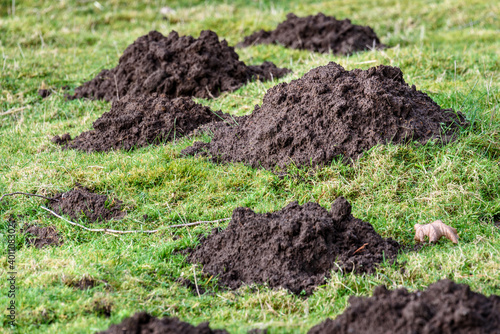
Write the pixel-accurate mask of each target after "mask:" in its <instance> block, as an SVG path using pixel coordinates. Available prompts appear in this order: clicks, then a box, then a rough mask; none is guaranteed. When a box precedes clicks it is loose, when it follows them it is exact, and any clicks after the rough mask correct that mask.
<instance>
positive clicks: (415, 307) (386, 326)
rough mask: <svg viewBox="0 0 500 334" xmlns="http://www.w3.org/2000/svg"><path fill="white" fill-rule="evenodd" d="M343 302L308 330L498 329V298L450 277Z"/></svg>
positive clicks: (376, 333) (315, 333)
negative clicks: (337, 311) (334, 314)
mask: <svg viewBox="0 0 500 334" xmlns="http://www.w3.org/2000/svg"><path fill="white" fill-rule="evenodd" d="M349 303H350V304H351V305H350V306H349V307H348V308H347V309H346V310H345V311H344V313H343V314H341V315H339V316H338V317H337V318H336V319H335V320H331V319H327V320H326V321H324V322H322V323H321V324H319V325H317V326H315V327H313V328H312V329H311V330H310V331H309V334H326V333H338V334H342V333H359V334H363V333H366V334H368V333H370V334H382V333H396V334H397V333H401V334H403V333H443V334H448V333H449V334H451V333H464V334H465V333H467V334H469V333H500V329H499V328H500V296H495V295H492V296H490V297H486V296H484V295H482V294H480V293H475V292H472V291H471V290H470V288H469V286H468V285H465V284H456V283H454V282H453V281H450V280H441V281H438V282H436V283H434V284H431V285H430V286H429V287H428V288H427V290H424V291H418V292H414V293H408V291H407V290H406V289H404V288H402V289H398V290H394V291H389V290H387V289H386V288H385V287H384V286H378V287H377V288H375V290H374V292H373V297H354V296H353V297H350V299H349Z"/></svg>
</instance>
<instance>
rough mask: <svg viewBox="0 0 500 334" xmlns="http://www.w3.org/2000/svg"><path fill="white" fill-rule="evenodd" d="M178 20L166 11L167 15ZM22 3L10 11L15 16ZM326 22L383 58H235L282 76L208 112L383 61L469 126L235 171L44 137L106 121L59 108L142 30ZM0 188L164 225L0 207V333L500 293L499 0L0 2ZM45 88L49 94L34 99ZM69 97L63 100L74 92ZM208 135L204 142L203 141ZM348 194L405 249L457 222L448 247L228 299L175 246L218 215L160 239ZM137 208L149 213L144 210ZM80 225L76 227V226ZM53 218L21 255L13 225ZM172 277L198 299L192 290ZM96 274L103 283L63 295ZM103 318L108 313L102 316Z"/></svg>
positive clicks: (152, 150)
mask: <svg viewBox="0 0 500 334" xmlns="http://www.w3.org/2000/svg"><path fill="white" fill-rule="evenodd" d="M165 6H169V7H171V8H173V9H174V10H175V12H174V13H171V14H168V18H166V19H165V18H164V17H163V15H162V14H161V13H160V9H161V8H162V7H165ZM13 8H15V10H13ZM289 12H293V13H295V14H297V15H298V16H305V15H311V14H316V13H318V12H323V13H325V14H326V15H333V16H335V17H337V18H338V19H344V18H350V19H351V20H352V21H353V23H355V24H362V25H370V26H371V27H372V28H373V29H374V30H375V32H376V33H377V35H378V36H379V37H380V39H381V41H382V43H384V44H387V45H389V46H391V47H390V48H388V49H385V50H376V51H368V52H362V53H357V54H354V55H351V56H335V55H328V54H319V53H313V52H309V51H303V50H292V49H287V48H284V47H282V46H279V45H257V46H253V47H249V48H236V52H237V53H238V54H239V55H240V59H241V60H243V61H244V62H245V63H246V64H248V65H254V64H260V63H262V62H263V61H272V62H274V63H275V64H276V65H277V66H278V67H288V68H290V69H292V70H293V73H292V74H290V75H288V76H286V77H284V78H282V79H280V80H275V81H273V82H272V81H268V82H260V81H256V82H251V83H249V84H247V85H245V86H243V87H242V88H240V89H238V90H237V91H235V92H232V93H223V94H221V96H220V97H218V98H216V99H212V100H203V99H196V101H197V102H199V103H202V104H204V105H207V106H210V108H212V109H214V110H219V109H220V110H222V111H223V112H227V113H231V114H233V115H245V114H248V113H250V112H251V111H252V110H253V107H254V105H256V104H261V103H262V98H263V96H264V94H265V92H266V90H267V89H269V88H270V87H272V86H274V85H276V84H277V83H278V82H289V81H291V80H293V79H297V78H300V77H301V76H302V75H304V74H305V73H306V72H307V71H309V70H310V69H312V68H315V67H317V66H321V65H326V64H327V63H328V62H330V61H334V62H337V63H339V64H341V65H342V66H343V67H345V68H346V69H348V70H351V69H354V68H362V69H367V68H369V67H372V66H376V65H380V64H384V65H391V66H397V67H400V68H401V70H402V71H403V73H404V79H405V80H406V82H407V83H409V84H410V85H415V86H416V87H417V89H419V90H422V91H424V92H425V93H427V94H428V95H429V96H430V97H431V98H432V99H433V100H434V101H436V102H437V103H438V104H439V105H440V106H442V107H443V108H453V109H454V110H460V111H462V112H463V113H464V114H465V115H466V117H467V119H468V120H469V122H470V123H471V126H470V127H468V128H464V129H462V130H461V131H460V134H459V136H458V139H457V140H456V141H454V142H452V143H450V144H448V145H445V146H442V145H438V144H436V143H433V142H430V143H428V144H426V145H421V146H417V145H414V144H411V143H410V144H406V145H399V146H397V145H383V146H376V147H374V148H372V149H371V150H369V152H367V153H366V154H365V155H363V156H362V157H361V158H360V159H359V160H358V161H356V162H355V163H354V164H352V165H344V164H342V163H341V162H338V161H336V162H333V163H332V164H331V165H329V166H326V167H323V168H313V169H311V168H301V169H299V168H290V169H289V170H288V171H287V173H286V174H285V175H278V174H276V173H273V172H272V171H268V170H264V169H254V168H250V167H247V166H245V165H243V164H236V163H235V164H223V165H218V164H215V163H213V162H211V161H210V160H208V159H207V158H200V157H183V156H181V155H180V151H181V150H182V149H184V148H186V147H188V146H190V145H191V144H192V143H193V142H194V141H195V140H196V139H200V137H197V138H196V137H192V138H183V139H177V140H175V141H174V142H169V143H165V144H164V145H159V146H149V147H144V148H140V149H138V150H134V151H130V152H126V151H111V152H108V153H93V154H87V153H83V152H79V151H74V150H61V148H60V147H59V146H57V145H55V144H53V143H52V142H51V141H50V139H51V138H52V137H53V136H54V135H61V134H63V133H66V132H69V133H70V134H71V135H72V136H75V135H78V134H80V133H81V132H82V131H86V130H88V129H90V128H91V126H92V122H93V121H94V120H95V119H97V118H98V117H99V116H101V115H102V114H103V113H104V112H106V111H108V110H109V109H110V107H111V103H108V102H104V101H90V100H72V101H68V100H66V99H65V97H64V94H65V92H66V91H64V90H63V89H62V87H63V86H66V85H67V86H69V87H70V89H73V88H75V87H77V86H79V85H81V84H82V83H83V82H85V81H87V80H90V79H92V78H93V77H94V76H95V75H96V74H97V73H99V71H101V70H102V69H104V68H112V67H114V66H116V65H117V63H118V59H119V57H120V55H121V54H122V52H123V50H124V49H125V48H126V47H127V46H128V45H129V44H131V43H132V42H133V41H134V40H135V39H137V38H138V37H140V36H142V35H145V34H147V33H148V32H149V31H151V30H158V31H159V32H161V33H163V34H164V35H167V34H168V33H169V32H170V31H171V30H176V31H177V32H178V33H179V34H180V35H192V36H194V37H196V38H197V37H198V36H199V34H200V31H201V30H206V29H210V30H213V31H215V32H216V33H217V34H218V35H219V37H220V38H221V39H226V40H227V41H228V43H229V45H236V43H238V42H240V41H241V40H242V39H243V36H246V35H248V34H250V33H251V32H253V31H255V30H258V29H274V28H275V27H276V25H277V24H278V23H279V22H281V21H283V20H284V19H285V17H286V14H287V13H289ZM0 53H1V56H2V58H1V59H0V68H1V75H0V193H1V194H5V193H10V192H16V191H20V192H28V193H36V194H40V195H45V196H51V195H54V194H55V193H58V192H65V191H68V190H70V189H71V188H72V187H73V186H74V185H75V184H76V183H80V184H82V185H84V186H87V187H89V188H91V189H93V190H94V191H95V192H98V193H101V194H106V195H109V196H111V197H117V198H119V199H121V200H122V201H124V203H125V206H126V208H127V212H128V214H127V216H126V217H125V218H124V219H122V220H118V221H111V222H108V223H105V224H100V225H99V226H92V227H108V228H113V229H117V230H130V229H134V230H140V229H160V230H161V231H160V232H159V233H156V234H152V235H148V234H131V235H113V234H106V233H97V232H88V231H84V230H83V229H81V228H79V227H75V226H71V225H69V224H67V223H66V222H65V221H64V220H61V219H58V218H56V217H54V216H52V215H50V214H49V213H48V212H46V211H45V210H43V209H42V208H41V206H42V205H45V203H46V201H45V200H43V199H41V198H36V197H25V196H15V197H7V198H5V199H4V200H3V201H1V202H0V233H1V234H2V252H1V253H0V277H1V279H2V289H1V293H0V308H1V309H2V312H1V315H0V320H1V323H2V326H1V327H2V328H1V329H0V332H5V333H7V332H10V331H12V332H16V333H93V332H96V331H99V330H104V329H107V328H108V327H109V326H110V324H112V323H119V322H120V321H121V320H122V319H124V318H126V317H128V316H131V315H133V314H134V313H135V312H137V311H140V310H144V311H147V312H149V313H151V314H153V315H154V316H157V317H164V316H169V317H170V316H175V317H179V318H180V319H181V320H183V321H186V322H189V323H192V324H198V323H200V322H203V321H210V327H211V328H223V329H226V330H228V331H229V332H230V333H246V332H247V331H248V330H250V329H253V328H268V330H269V333H305V332H307V331H308V330H309V329H310V328H311V327H312V326H313V325H315V324H317V323H319V322H321V321H323V320H324V319H326V318H327V317H335V316H336V315H338V314H340V313H342V312H343V310H344V309H345V308H346V307H347V306H348V298H349V296H353V295H355V296H370V295H371V294H372V291H373V288H374V287H376V286H378V285H381V284H384V285H386V286H387V287H388V288H389V289H395V288H399V287H406V288H408V289H409V290H410V291H415V290H417V289H425V288H426V287H427V286H429V285H430V284H432V283H433V282H435V281H437V280H439V279H442V278H449V279H452V280H454V281H455V282H457V283H465V284H468V285H470V287H471V289H472V290H473V291H477V292H481V293H483V294H485V295H488V296H489V295H491V294H496V295H500V277H499V273H500V106H499V104H500V85H499V82H500V71H499V68H500V6H499V5H498V3H495V1H490V0H444V1H439V2H436V1H430V0H418V1H409V0H375V1H368V0H356V1H340V0H333V1H311V0H302V1H275V2H272V1H267V0H262V1H242V0H237V1H233V2H229V1H195V0H193V1H164V0H154V1H153V0H150V1H141V2H137V3H135V2H130V1H124V0H109V1H84V0H81V1H76V0H73V1H65V0H61V1H34V0H26V1H22V2H21V1H16V2H14V1H12V2H11V1H6V0H2V1H1V6H0ZM41 88H48V89H51V90H52V91H53V93H52V94H51V95H50V96H49V97H47V98H45V99H42V98H41V97H40V96H39V95H38V90H39V89H41ZM70 92H71V90H70ZM204 139H207V138H204ZM338 196H344V197H345V198H346V199H347V200H348V201H349V202H350V203H351V204H352V207H353V215H354V216H355V217H357V218H360V219H362V220H364V221H367V222H370V223H371V224H372V225H373V226H374V228H375V229H376V231H377V232H378V233H379V234H381V235H382V236H383V237H386V238H387V237H392V238H394V239H395V240H397V241H398V242H400V243H402V244H403V245H405V246H407V248H409V249H410V248H413V246H414V245H415V241H414V240H413V236H414V231H413V225H414V224H416V223H420V224H426V223H430V222H432V221H434V220H436V219H441V220H442V221H443V222H444V223H446V224H448V225H450V226H453V227H455V228H456V229H457V230H458V234H459V237H460V240H459V243H458V245H454V244H452V243H451V242H449V241H447V240H441V241H439V242H438V243H436V244H434V245H425V246H424V247H423V248H422V249H420V250H419V251H418V252H415V251H409V252H405V253H402V254H401V255H399V257H398V263H399V264H403V265H402V266H401V265H390V264H387V263H386V264H382V265H381V266H380V268H379V269H378V270H377V271H376V273H374V274H370V275H366V274H365V275H354V274H341V273H335V272H332V275H331V277H330V278H329V279H328V281H327V283H326V284H325V285H322V286H320V287H319V288H317V289H316V290H315V292H314V294H312V295H311V296H309V297H308V298H305V297H303V296H296V295H293V294H291V293H289V292H287V291H286V290H273V289H269V288H268V287H266V286H262V285H255V286H244V287H242V288H240V289H238V290H236V291H231V290H225V289H221V288H219V287H218V286H217V279H216V278H215V277H209V276H206V275H202V273H201V267H200V266H194V265H192V264H189V263H188V262H187V261H186V256H185V255H182V253H180V252H179V251H182V250H183V249H186V248H188V247H194V246H196V245H197V243H198V237H199V236H200V235H207V234H209V233H210V231H211V230H212V229H213V228H214V227H221V228H224V227H225V226H227V222H220V223H217V224H211V225H210V224H209V225H207V224H204V225H198V226H194V227H188V228H177V229H169V228H168V226H169V225H173V224H181V223H189V222H195V221H200V220H217V219H221V218H227V217H230V216H231V213H232V211H233V210H234V209H235V208H236V207H242V206H243V207H249V208H251V209H252V210H254V211H256V212H259V213H263V212H271V211H277V210H280V209H281V208H283V207H284V206H285V205H286V204H288V203H290V202H291V201H298V202H299V203H300V204H303V203H306V202H309V201H313V202H318V203H319V204H320V205H322V206H323V207H325V208H329V206H330V205H331V203H332V202H333V201H334V200H335V199H336V198H337V197H338ZM144 216H147V219H145V218H144ZM9 221H15V222H16V223H17V224H18V227H17V233H16V259H15V261H16V262H15V264H16V270H17V274H16V288H17V291H16V297H15V303H16V322H17V325H16V326H15V327H13V328H11V327H10V326H9V325H8V322H9V319H8V317H7V311H6V308H7V306H8V305H9V303H10V300H11V298H9V297H8V285H7V284H4V283H5V280H6V277H7V276H8V274H7V273H8V272H9V271H10V270H9V264H8V258H7V241H6V240H7V227H8V224H9ZM79 223H81V224H85V221H84V220H81V221H79ZM30 224H37V225H40V226H49V225H51V226H54V227H55V228H56V229H57V230H58V231H59V233H60V234H61V235H62V237H63V241H64V243H63V244H62V246H60V247H46V248H43V249H38V248H34V247H28V246H27V244H26V237H25V236H24V235H23V234H22V233H20V230H21V229H23V228H24V227H26V226H28V225H30ZM179 277H184V278H187V279H189V280H191V281H193V282H194V280H195V277H196V282H197V284H198V286H199V287H201V288H203V289H204V290H206V291H207V293H206V294H203V295H201V296H198V294H197V293H193V292H192V291H191V290H190V289H188V288H186V287H184V286H182V285H181V284H179V283H178V282H176V281H177V279H178V278H179ZM85 278H87V279H92V280H95V281H96V282H97V284H96V286H95V287H93V288H91V289H87V290H79V289H76V288H74V287H71V285H72V284H73V283H75V282H78V281H80V280H82V279H85ZM107 307H108V308H111V315H110V317H106V316H105V315H103V312H102V310H103V309H105V308H107Z"/></svg>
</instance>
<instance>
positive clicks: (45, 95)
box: [38, 89, 52, 99]
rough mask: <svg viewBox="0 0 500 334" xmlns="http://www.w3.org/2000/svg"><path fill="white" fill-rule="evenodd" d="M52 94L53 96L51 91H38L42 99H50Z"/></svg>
mask: <svg viewBox="0 0 500 334" xmlns="http://www.w3.org/2000/svg"><path fill="white" fill-rule="evenodd" d="M50 94H52V92H51V91H50V89H39V90H38V95H40V96H41V97H42V99H44V98H46V97H49V96H50Z"/></svg>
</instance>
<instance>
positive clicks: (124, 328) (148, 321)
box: [97, 312, 228, 334]
mask: <svg viewBox="0 0 500 334" xmlns="http://www.w3.org/2000/svg"><path fill="white" fill-rule="evenodd" d="M123 333H131V334H132V333H148V334H166V333H185V334H228V332H227V331H225V330H223V329H210V327H209V326H208V322H202V323H201V324H199V325H198V326H196V327H195V326H193V325H191V324H189V323H187V322H183V321H180V320H179V319H177V318H163V319H158V318H156V317H153V316H151V315H150V314H148V313H145V312H140V313H136V314H134V315H133V316H132V317H130V318H126V319H124V320H123V321H122V322H121V323H119V324H117V325H111V326H110V327H109V328H108V329H107V330H105V331H102V332H98V333H97V334H123Z"/></svg>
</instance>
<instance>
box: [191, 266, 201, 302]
mask: <svg viewBox="0 0 500 334" xmlns="http://www.w3.org/2000/svg"><path fill="white" fill-rule="evenodd" d="M195 267H196V265H194V266H193V274H194V286H195V287H196V292H197V293H198V297H201V295H200V290H199V289H198V282H197V281H196V270H195Z"/></svg>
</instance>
